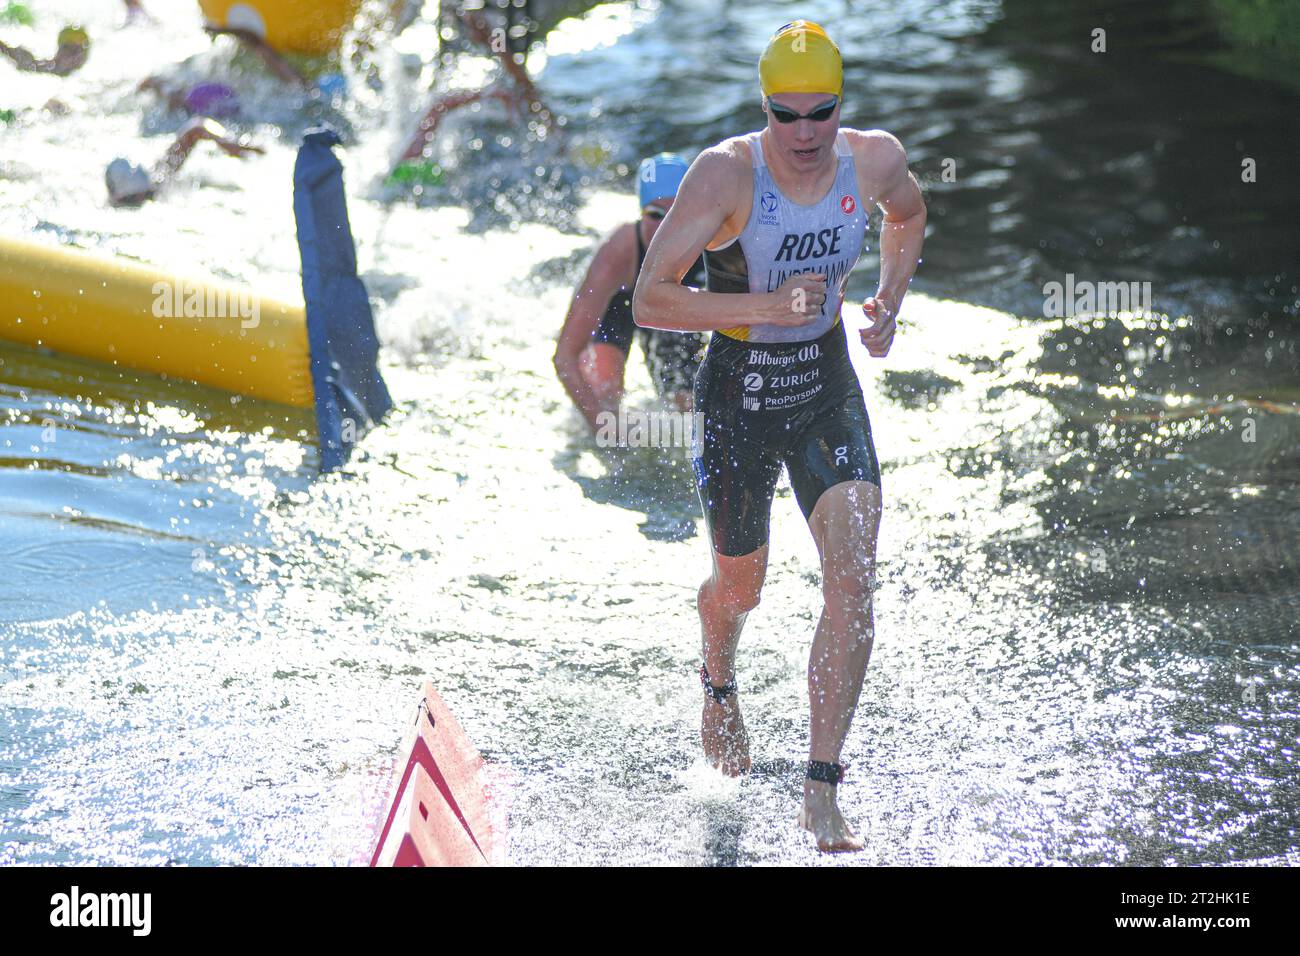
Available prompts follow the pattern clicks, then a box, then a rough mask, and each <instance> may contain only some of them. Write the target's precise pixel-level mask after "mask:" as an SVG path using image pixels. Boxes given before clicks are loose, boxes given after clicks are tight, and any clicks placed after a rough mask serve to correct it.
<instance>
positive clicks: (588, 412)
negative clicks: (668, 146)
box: [555, 153, 704, 432]
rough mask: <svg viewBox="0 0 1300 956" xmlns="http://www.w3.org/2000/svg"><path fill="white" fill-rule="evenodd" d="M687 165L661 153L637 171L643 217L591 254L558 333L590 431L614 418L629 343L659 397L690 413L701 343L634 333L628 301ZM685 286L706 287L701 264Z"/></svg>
mask: <svg viewBox="0 0 1300 956" xmlns="http://www.w3.org/2000/svg"><path fill="white" fill-rule="evenodd" d="M688 166H689V164H688V163H687V162H686V160H685V159H683V158H682V157H681V156H678V155H676V154H673V153H660V154H659V155H657V156H651V157H650V158H648V159H646V160H644V161H642V163H641V165H640V167H639V169H638V172H637V199H638V201H639V205H640V208H641V216H640V218H639V219H637V221H635V222H630V223H626V224H625V225H622V226H619V227H618V228H617V229H615V230H614V231H613V232H612V233H610V235H609V236H608V237H606V239H605V240H604V241H603V242H602V243H601V244H600V246H599V247H598V248H597V249H596V254H595V256H594V257H593V258H592V260H591V265H590V266H588V267H587V274H586V275H585V276H584V277H583V280H582V283H581V284H580V285H579V286H578V288H577V291H575V292H574V295H573V301H572V303H571V304H570V305H569V312H568V315H566V316H565V319H564V327H563V328H562V329H561V330H560V336H559V339H558V341H557V342H556V346H555V372H556V374H557V375H558V376H559V378H560V382H561V384H563V385H564V389H565V391H566V392H568V393H569V397H570V398H571V399H572V400H573V404H574V405H576V406H577V407H578V410H579V411H580V412H582V415H583V417H584V418H585V419H586V420H587V424H588V426H589V427H590V428H591V429H592V431H593V432H596V431H598V430H599V429H600V428H601V427H602V424H603V423H604V422H605V421H608V419H602V418H601V414H602V413H613V414H617V412H618V406H619V403H620V402H621V401H622V397H623V374H624V369H625V367H626V365H627V356H628V352H629V351H630V350H631V348H632V340H633V338H637V339H638V340H639V341H640V343H641V351H642V353H643V354H644V355H645V360H646V365H647V367H648V368H649V371H650V378H651V380H652V381H653V382H654V385H655V390H656V392H658V394H659V396H660V397H661V398H663V399H664V400H665V401H668V402H671V403H672V404H673V405H675V406H676V407H677V408H678V409H680V410H682V411H686V410H688V409H689V408H690V405H691V388H692V384H693V383H694V381H695V372H696V371H697V370H698V369H699V363H700V357H699V356H700V351H701V350H702V349H703V347H704V338H703V336H701V335H695V334H692V333H682V332H660V331H658V330H650V329H639V330H638V329H637V327H636V323H635V322H633V321H632V300H631V294H632V289H633V287H634V286H635V285H636V279H637V275H638V274H639V273H640V271H641V263H642V262H643V261H645V253H646V249H647V248H648V247H649V245H650V240H651V239H653V238H654V235H655V231H656V230H657V229H658V228H659V224H660V223H661V222H662V221H663V219H664V217H665V216H666V215H667V214H668V210H669V209H671V208H672V205H673V198H674V197H675V196H676V195H677V187H678V186H679V185H680V184H681V181H682V177H683V176H685V175H686V170H687V168H688ZM682 284H683V285H688V286H693V287H695V288H700V287H702V286H703V285H704V260H703V259H702V258H701V259H699V260H698V261H697V262H696V263H695V265H694V266H693V267H692V268H691V269H690V270H689V271H688V272H687V273H686V276H685V277H684V278H683V279H682ZM638 333H639V334H638Z"/></svg>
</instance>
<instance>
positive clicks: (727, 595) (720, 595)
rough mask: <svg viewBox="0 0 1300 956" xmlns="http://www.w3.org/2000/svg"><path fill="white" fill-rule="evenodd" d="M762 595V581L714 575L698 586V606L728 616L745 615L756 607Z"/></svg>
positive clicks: (760, 579)
mask: <svg viewBox="0 0 1300 956" xmlns="http://www.w3.org/2000/svg"><path fill="white" fill-rule="evenodd" d="M762 595H763V580H762V578H759V579H758V580H757V581H755V580H749V579H746V578H742V577H740V576H738V575H736V576H733V575H719V574H717V573H714V574H713V575H712V576H711V577H709V579H708V580H707V581H705V582H704V583H703V584H701V585H700V593H699V599H700V604H701V605H702V606H703V605H708V606H710V607H713V608H716V609H717V610H720V611H726V612H727V613H729V614H746V613H748V612H750V611H752V610H753V609H754V608H756V607H758V603H759V601H760V599H761V598H762Z"/></svg>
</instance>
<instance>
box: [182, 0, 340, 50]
mask: <svg viewBox="0 0 1300 956" xmlns="http://www.w3.org/2000/svg"><path fill="white" fill-rule="evenodd" d="M360 7H361V0H244V2H242V3H235V2H232V0H199V9H201V10H202V11H203V16H204V17H205V18H206V19H207V21H208V23H209V24H210V25H211V26H214V27H222V28H225V29H230V30H248V31H250V32H251V33H255V34H257V35H258V36H260V37H261V38H262V39H264V40H265V41H266V42H267V43H268V44H270V45H271V47H273V48H274V49H275V50H277V51H278V52H280V53H305V54H308V55H311V56H321V55H323V54H326V53H333V52H334V51H335V50H337V49H338V48H339V43H340V42H341V41H342V39H343V34H344V33H346V32H347V30H348V27H350V26H352V21H353V20H354V19H356V16H357V10H358V9H360Z"/></svg>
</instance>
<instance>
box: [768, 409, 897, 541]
mask: <svg viewBox="0 0 1300 956" xmlns="http://www.w3.org/2000/svg"><path fill="white" fill-rule="evenodd" d="M785 464H786V469H787V470H788V471H789V474H790V485H791V487H792V488H793V489H794V493H795V498H796V499H797V500H798V502H799V508H800V510H801V511H803V513H804V517H805V518H808V519H811V518H812V514H813V509H814V508H816V507H817V502H818V501H819V500H820V499H821V497H822V495H824V494H825V493H826V491H827V490H828V489H830V488H833V487H835V486H836V485H838V484H841V483H843V482H855V481H865V482H870V483H871V484H873V485H875V486H876V487H877V488H879V487H880V463H879V461H878V460H877V458H876V447H875V443H874V442H873V441H872V438H871V421H870V419H868V418H867V409H866V405H865V404H864V403H863V400H862V392H861V390H860V389H858V388H857V387H852V388H849V389H846V390H844V392H843V393H842V394H841V396H840V397H839V399H838V400H837V401H836V402H835V403H834V404H833V405H830V406H826V405H823V406H822V407H821V408H820V409H818V410H817V411H816V412H815V413H814V414H813V415H812V416H811V418H810V421H809V423H808V424H807V425H805V426H804V427H803V428H801V429H800V431H799V434H798V436H797V437H796V438H795V439H794V440H793V441H792V442H791V444H790V446H789V447H788V448H787V451H786V460H785Z"/></svg>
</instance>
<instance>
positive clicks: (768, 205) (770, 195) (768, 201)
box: [759, 191, 776, 212]
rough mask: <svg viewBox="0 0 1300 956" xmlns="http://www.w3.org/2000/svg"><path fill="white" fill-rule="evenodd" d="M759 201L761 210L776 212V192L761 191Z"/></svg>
mask: <svg viewBox="0 0 1300 956" xmlns="http://www.w3.org/2000/svg"><path fill="white" fill-rule="evenodd" d="M759 202H760V203H761V204H762V206H763V212H776V193H774V192H771V191H768V192H765V193H763V195H762V198H761V199H760V200H759Z"/></svg>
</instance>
